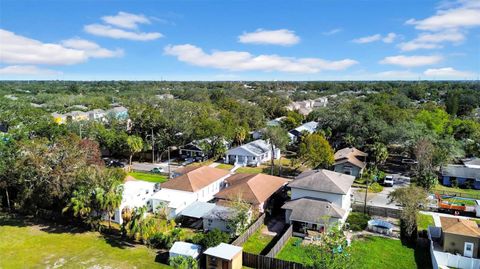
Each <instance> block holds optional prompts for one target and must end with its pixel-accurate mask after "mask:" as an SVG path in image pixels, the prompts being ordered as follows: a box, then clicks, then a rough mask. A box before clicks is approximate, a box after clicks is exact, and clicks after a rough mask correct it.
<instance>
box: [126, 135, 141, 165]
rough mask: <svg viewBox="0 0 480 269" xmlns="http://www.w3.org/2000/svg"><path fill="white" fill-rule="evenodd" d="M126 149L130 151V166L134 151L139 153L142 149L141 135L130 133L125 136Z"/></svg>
mask: <svg viewBox="0 0 480 269" xmlns="http://www.w3.org/2000/svg"><path fill="white" fill-rule="evenodd" d="M127 145H128V151H129V153H130V158H129V160H130V161H129V166H130V168H129V169H131V168H132V158H133V155H134V154H135V153H139V152H141V151H142V149H143V140H142V138H141V137H139V136H136V135H132V136H129V137H128V138H127Z"/></svg>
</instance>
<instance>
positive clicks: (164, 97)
mask: <svg viewBox="0 0 480 269" xmlns="http://www.w3.org/2000/svg"><path fill="white" fill-rule="evenodd" d="M155 97H157V98H158V99H160V100H168V99H174V98H175V96H173V95H172V94H170V93H164V94H157V95H155Z"/></svg>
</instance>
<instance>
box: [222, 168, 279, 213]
mask: <svg viewBox="0 0 480 269" xmlns="http://www.w3.org/2000/svg"><path fill="white" fill-rule="evenodd" d="M225 181H226V183H227V188H225V189H223V190H221V191H220V192H219V193H217V194H216V195H215V197H216V198H220V199H224V200H234V199H236V198H238V197H241V198H242V199H243V200H245V201H246V202H248V203H251V204H254V205H257V204H261V203H263V202H265V201H266V200H267V199H268V198H269V197H270V196H271V195H272V194H274V193H275V192H276V191H277V190H278V189H280V188H281V187H282V186H284V185H285V184H287V182H288V181H287V180H286V179H284V178H281V177H275V176H270V175H266V174H235V175H232V176H230V177H228V178H227V179H226V180H225Z"/></svg>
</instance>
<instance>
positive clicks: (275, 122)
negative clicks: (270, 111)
mask: <svg viewBox="0 0 480 269" xmlns="http://www.w3.org/2000/svg"><path fill="white" fill-rule="evenodd" d="M285 118H286V117H285V116H283V117H279V118H275V119H273V120H270V121H267V126H269V127H278V126H280V125H281V124H282V120H283V119H285Z"/></svg>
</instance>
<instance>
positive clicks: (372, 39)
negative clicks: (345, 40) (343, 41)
mask: <svg viewBox="0 0 480 269" xmlns="http://www.w3.org/2000/svg"><path fill="white" fill-rule="evenodd" d="M380 39H382V36H381V35H380V34H376V35H371V36H364V37H360V38H356V39H354V40H352V41H353V42H354V43H358V44H365V43H371V42H375V41H378V40H380Z"/></svg>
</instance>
